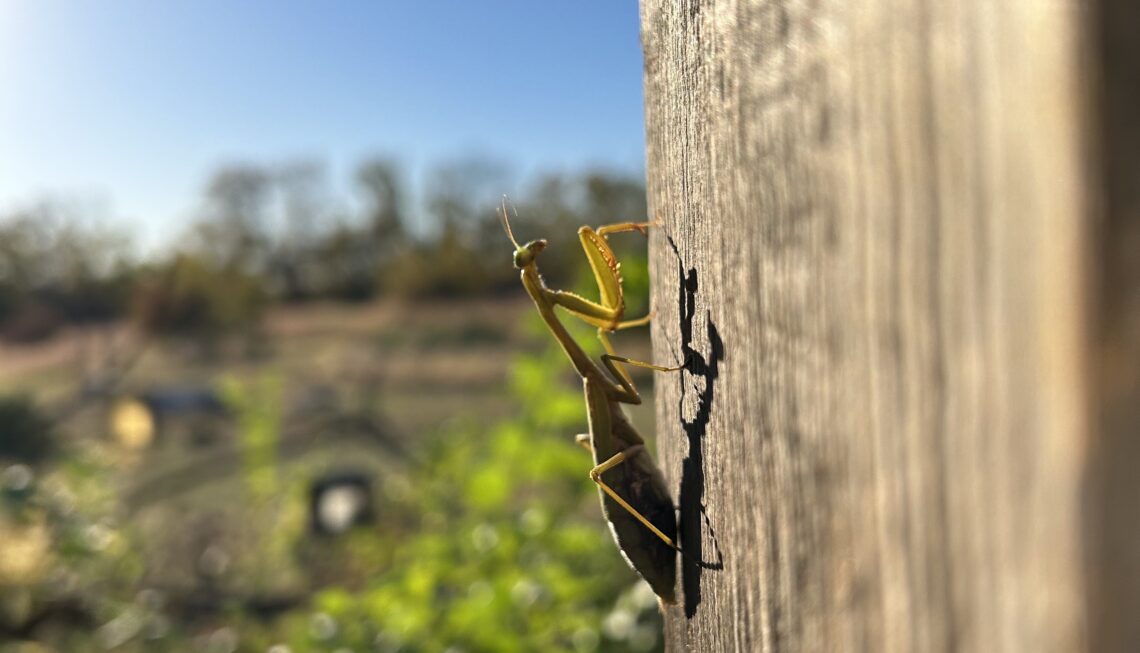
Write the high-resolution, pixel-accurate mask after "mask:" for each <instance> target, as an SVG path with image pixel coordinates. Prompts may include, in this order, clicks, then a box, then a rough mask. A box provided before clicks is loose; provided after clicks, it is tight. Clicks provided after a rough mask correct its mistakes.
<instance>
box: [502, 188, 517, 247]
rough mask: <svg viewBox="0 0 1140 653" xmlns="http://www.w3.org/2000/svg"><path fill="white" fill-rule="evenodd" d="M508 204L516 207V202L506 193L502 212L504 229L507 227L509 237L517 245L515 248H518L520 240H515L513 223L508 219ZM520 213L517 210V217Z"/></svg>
mask: <svg viewBox="0 0 1140 653" xmlns="http://www.w3.org/2000/svg"><path fill="white" fill-rule="evenodd" d="M507 204H510V205H511V208H512V209H514V208H515V205H514V203H512V202H511V200H510V198H509V197H507V196H506V195H503V201H502V214H501V218H502V222H503V229H505V230H506V231H507V238H510V239H511V244H513V245H514V246H515V249H518V248H519V241H517V240H515V235H514V233H512V232H511V223H510V221H509V220H507ZM518 214H519V212H518V211H515V217H518Z"/></svg>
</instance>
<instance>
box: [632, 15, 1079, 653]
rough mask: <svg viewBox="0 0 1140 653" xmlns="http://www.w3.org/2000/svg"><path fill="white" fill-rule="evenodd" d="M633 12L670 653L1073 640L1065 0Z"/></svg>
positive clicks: (1021, 647) (1075, 265)
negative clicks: (675, 554)
mask: <svg viewBox="0 0 1140 653" xmlns="http://www.w3.org/2000/svg"><path fill="white" fill-rule="evenodd" d="M641 12H642V13H641V18H642V41H643V46H644V51H645V69H646V76H645V97H646V119H647V147H648V155H647V156H648V159H647V161H648V179H649V198H650V212H651V213H652V214H656V215H657V216H658V217H660V218H661V219H662V220H663V221H664V225H663V227H662V228H661V229H659V230H656V231H655V232H654V234H653V235H652V237H651V265H652V276H653V292H654V302H655V305H656V309H657V317H656V319H655V321H654V326H653V341H654V355H655V358H656V360H658V361H671V360H681V359H682V358H686V357H687V358H688V359H689V361H690V365H689V370H688V371H686V372H684V373H683V374H681V375H677V376H671V377H660V378H659V379H658V385H657V388H658V389H657V394H656V402H657V403H656V409H657V424H658V443H657V446H658V449H659V451H660V454H661V459H662V462H663V466H664V468H665V469H666V473H667V474H668V475H669V477H670V481H671V483H672V484H673V486H674V487H675V488H676V491H677V493H678V496H679V500H680V506H681V508H680V510H681V520H682V524H681V532H682V537H683V545H684V546H685V547H686V548H687V549H688V550H689V551H690V552H695V553H697V554H699V556H700V557H701V559H703V560H705V561H707V562H709V563H710V566H715V563H716V562H718V561H719V560H721V559H722V560H723V569H720V570H715V569H702V568H700V567H698V566H696V565H693V564H691V563H684V564H683V567H684V568H683V573H682V577H683V578H682V581H681V584H682V587H681V588H680V589H679V594H684V597H685V598H684V601H683V603H682V604H681V605H679V606H678V607H676V608H675V609H670V611H669V612H668V613H667V616H666V622H667V626H666V637H667V641H668V648H669V650H671V651H685V650H691V651H749V652H750V651H761V650H763V651H874V652H876V653H877V652H880V651H882V652H888V653H890V652H901V653H909V652H939V651H979V652H983V651H984V652H991V651H1034V652H1043V651H1074V650H1082V649H1085V648H1086V647H1087V646H1088V641H1089V634H1088V622H1089V619H1088V616H1087V614H1088V613H1087V610H1088V605H1089V602H1088V600H1087V599H1088V592H1089V591H1090V590H1089V583H1088V582H1087V573H1086V565H1087V564H1090V563H1089V560H1093V562H1092V564H1093V565H1094V566H1095V564H1096V562H1095V558H1096V556H1093V557H1092V558H1089V559H1086V557H1085V553H1086V552H1085V549H1084V544H1085V541H1084V540H1083V539H1082V533H1083V532H1084V531H1083V530H1082V529H1084V528H1085V527H1086V526H1087V524H1086V520H1087V518H1088V516H1087V515H1086V514H1085V513H1084V512H1083V511H1082V503H1081V502H1082V496H1083V494H1082V492H1083V491H1084V485H1083V483H1084V481H1085V478H1084V475H1085V473H1086V470H1087V465H1088V457H1089V446H1088V444H1089V441H1090V435H1089V434H1090V430H1091V428H1092V427H1091V425H1092V424H1093V422H1094V421H1095V420H1096V419H1098V417H1097V415H1096V414H1095V411H1094V410H1093V409H1092V407H1091V403H1090V394H1091V393H1090V387H1091V382H1090V380H1089V379H1090V370H1089V369H1088V366H1089V350H1090V347H1089V344H1088V343H1089V342H1090V336H1089V330H1090V324H1089V322H1090V318H1089V316H1090V312H1089V311H1088V310H1087V309H1088V307H1089V305H1090V302H1092V301H1094V298H1093V295H1095V294H1097V293H1091V292H1090V288H1089V286H1090V285H1092V283H1093V279H1092V277H1091V274H1090V270H1091V269H1092V268H1093V267H1094V266H1090V260H1089V259H1090V257H1089V253H1090V249H1091V248H1092V247H1093V246H1094V244H1095V242H1099V241H1094V240H1093V239H1092V236H1091V233H1092V229H1091V226H1090V225H1092V224H1094V220H1093V217H1094V215H1095V213H1094V208H1095V207H1096V205H1097V201H1096V200H1095V199H1094V198H1092V193H1091V192H1090V190H1089V188H1090V184H1089V183H1088V179H1089V175H1090V167H1089V165H1088V158H1089V151H1090V147H1089V133H1090V128H1089V124H1090V111H1091V110H1090V108H1089V106H1088V105H1089V102H1088V101H1087V99H1086V98H1087V97H1088V94H1089V89H1088V87H1087V81H1086V78H1085V76H1084V75H1082V66H1084V65H1085V62H1086V58H1085V57H1086V51H1085V49H1084V47H1085V41H1084V38H1085V37H1084V31H1083V30H1084V26H1086V25H1087V24H1088V19H1087V17H1086V15H1085V12H1082V11H1081V10H1080V9H1079V8H1078V7H1077V6H1076V5H1075V4H1074V3H1069V2H1035V1H1033V0H1012V1H1010V2H999V3H994V2H988V3H987V2H977V1H974V2H971V1H968V0H967V1H966V2H953V3H950V2H947V3H943V2H937V1H936V0H910V1H906V0H898V1H894V2H887V1H879V2H859V3H850V2H842V1H839V0H834V1H830V2H829V1H810V0H809V1H802V2H795V1H792V2H760V1H758V0H757V1H736V2H734V1H716V2H713V1H711V0H703V1H702V0H689V1H688V2H677V1H675V0H642V9H641Z"/></svg>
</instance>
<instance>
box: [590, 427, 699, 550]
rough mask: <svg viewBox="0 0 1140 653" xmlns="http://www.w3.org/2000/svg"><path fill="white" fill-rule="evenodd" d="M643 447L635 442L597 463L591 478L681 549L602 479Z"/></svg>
mask: <svg viewBox="0 0 1140 653" xmlns="http://www.w3.org/2000/svg"><path fill="white" fill-rule="evenodd" d="M643 449H645V446H644V445H640V444H635V445H634V446H632V447H630V448H628V449H624V450H622V451H619V452H617V453H616V454H614V455H613V456H612V457H611V458H610V459H609V460H607V461H605V462H603V463H601V464H600V465H597V466H596V467H594V468H593V469H591V470H590V480H591V481H593V482H594V483H597V485H598V487H599V488H601V490H602V492H605V493H606V494H607V495H608V496H609V497H610V498H611V499H613V500H614V503H617V504H618V505H619V506H621V507H622V508H623V509H625V511H626V512H628V513H629V514H630V515H632V516H633V518H634V519H636V520H637V521H639V522H641V524H642V525H643V526H645V527H646V528H648V529H649V530H650V531H651V532H652V533H653V534H654V535H656V536H657V537H659V538H661V541H663V542H665V544H666V545H668V546H669V548H671V549H673V550H675V551H680V550H681V549H680V548H678V547H677V545H676V544H674V543H673V540H672V539H671V538H670V537H669V536H668V535H666V534H664V533H662V532H661V529H659V528H657V527H656V526H654V525H653V523H652V522H650V521H649V520H648V519H646V517H645V515H643V514H641V512H640V511H638V509H637V508H634V507H633V506H631V505H629V503H628V502H627V501H626V500H625V499H623V498H621V496H619V495H618V493H617V492H615V491H614V489H613V488H611V487H610V486H609V485H606V482H605V481H603V480H602V474H604V473H605V472H607V471H609V470H611V469H613V468H614V467H617V466H618V465H620V464H622V463H623V462H625V461H626V460H628V459H630V458H632V457H633V456H634V455H636V454H637V453H639V452H641V451H642V450H643Z"/></svg>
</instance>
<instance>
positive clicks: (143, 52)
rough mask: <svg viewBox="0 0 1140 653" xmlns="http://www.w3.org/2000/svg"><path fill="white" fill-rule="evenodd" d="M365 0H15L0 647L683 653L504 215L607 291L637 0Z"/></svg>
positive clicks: (629, 138)
mask: <svg viewBox="0 0 1140 653" xmlns="http://www.w3.org/2000/svg"><path fill="white" fill-rule="evenodd" d="M340 9H342V13H341V14H339V15H335V16H334V15H329V14H328V12H327V10H324V9H318V8H315V7H309V6H306V5H302V4H300V3H295V4H294V3H283V4H278V3H275V4H273V5H269V4H267V3H266V4H261V5H256V4H251V5H247V6H244V7H242V8H234V7H230V6H229V5H226V4H222V3H194V4H190V3H184V4H178V5H170V6H167V7H160V6H159V5H152V4H149V3H143V2H121V3H114V4H112V3H91V4H89V5H84V6H82V7H76V6H74V5H69V4H64V3H55V2H46V3H40V2H36V3H32V2H23V1H19V0H0V651H216V652H218V653H230V652H234V651H267V652H272V653H286V652H288V651H294V652H301V651H338V652H344V651H450V652H453V653H458V652H460V651H538V650H572V651H649V650H658V649H660V647H661V645H662V642H661V630H660V629H661V625H660V617H659V615H658V613H657V607H656V600H655V598H654V596H653V594H652V592H651V591H649V589H648V587H646V586H645V585H644V584H643V583H640V582H639V581H637V579H636V577H635V575H634V574H633V572H631V571H629V570H628V568H627V567H626V565H625V563H624V561H623V560H622V559H621V557H620V555H619V554H618V552H617V549H616V547H615V546H614V545H613V543H612V541H611V539H610V536H609V533H608V531H607V529H606V526H605V523H604V521H603V519H602V517H601V515H600V511H599V509H598V505H597V504H598V501H597V496H596V491H595V489H594V487H593V484H592V483H590V482H589V480H588V478H587V475H586V473H587V471H588V469H589V467H590V462H589V457H588V455H587V454H586V453H585V452H584V451H582V450H581V449H580V448H578V447H577V446H575V445H574V443H573V436H574V434H575V433H579V432H583V431H585V430H586V424H585V411H584V407H583V404H582V397H581V385H580V382H579V381H577V380H576V378H575V377H574V375H573V374H572V372H571V370H570V368H569V365H568V364H567V363H566V361H565V360H564V355H563V354H562V352H561V351H560V350H559V349H557V348H556V347H555V346H554V342H553V340H552V339H551V338H550V337H549V335H548V334H547V333H546V332H545V331H544V329H543V326H542V324H541V323H540V321H539V320H538V319H537V317H536V316H535V315H533V313H534V310H533V306H532V305H530V303H529V300H528V299H527V298H526V296H525V293H524V292H523V291H522V288H521V287H520V286H519V283H518V278H517V274H516V271H515V270H514V269H513V267H512V266H511V253H512V248H511V245H510V244H509V242H508V241H507V239H506V236H505V235H504V234H503V232H502V229H501V227H500V225H499V222H498V218H497V215H496V213H495V209H496V207H497V203H498V199H499V197H500V196H501V195H503V194H504V193H505V194H509V195H510V196H511V198H512V200H513V202H514V204H515V205H516V207H517V209H518V218H517V219H516V220H517V221H516V222H515V225H514V228H515V233H516V234H518V235H519V237H520V239H527V240H528V239H532V238H538V237H545V238H548V239H550V241H551V247H550V248H549V249H548V250H547V251H546V253H544V255H543V259H542V269H543V273H544V275H545V277H546V279H547V281H548V283H549V284H550V285H552V286H555V287H563V288H574V289H577V290H578V291H579V292H582V293H584V294H587V295H592V294H595V293H596V288H595V287H593V285H592V284H593V282H592V277H591V276H590V275H589V271H588V267H587V265H586V263H585V259H584V257H583V255H582V252H581V248H580V246H579V245H578V242H577V238H576V235H575V232H576V229H577V228H578V226H580V225H583V224H590V225H595V226H596V225H599V224H605V223H608V222H617V221H627V220H643V219H646V205H645V189H644V180H643V178H644V174H643V168H642V166H643V159H642V157H643V139H644V135H643V123H642V120H643V118H642V104H641V58H640V57H641V55H640V49H639V45H638V27H637V7H636V4H634V3H630V4H628V5H618V4H616V3H602V2H597V3H587V4H586V5H575V6H574V8H573V11H571V10H570V9H569V8H561V9H559V8H546V7H533V6H530V5H527V4H524V3H506V2H504V3H493V4H488V5H480V6H479V7H478V8H472V7H461V6H453V5H450V4H443V3H439V4H433V3H426V4H423V3H421V4H417V5H416V6H415V8H414V9H413V8H411V7H397V6H389V5H380V4H376V5H364V4H360V5H357V6H352V5H344V6H343V7H341V8H340ZM614 244H615V247H616V249H617V251H618V252H619V256H620V258H621V260H622V262H623V268H622V270H623V276H624V278H625V283H626V291H627V293H628V294H629V308H628V311H629V315H631V316H639V315H642V314H644V313H645V312H646V311H648V310H649V305H648V297H647V288H648V271H647V269H646V256H645V242H644V238H642V237H641V236H639V235H637V234H632V235H623V236H616V237H615V238H614ZM635 331H637V332H631V333H623V334H621V336H620V337H619V339H618V340H617V342H616V344H617V346H618V348H619V349H620V350H621V351H622V352H623V353H624V354H626V355H628V356H631V357H634V358H647V357H648V356H649V353H648V352H649V344H648V331H647V330H635ZM575 334H576V335H577V336H578V337H579V339H580V341H581V342H582V343H583V345H584V346H586V347H587V348H590V349H591V351H595V352H596V351H597V346H596V344H595V342H594V340H593V334H592V332H591V330H589V329H587V328H579V329H578V330H576V331H575ZM636 380H637V382H638V383H639V386H640V387H641V388H642V394H643V396H645V397H646V403H645V404H644V405H643V406H642V407H638V408H637V409H636V410H634V411H631V416H632V418H633V420H634V422H635V423H636V424H637V425H638V426H639V427H640V428H642V429H643V430H644V431H646V432H652V428H653V425H652V418H653V411H652V390H651V387H652V379H651V377H649V376H646V375H640V376H637V377H636Z"/></svg>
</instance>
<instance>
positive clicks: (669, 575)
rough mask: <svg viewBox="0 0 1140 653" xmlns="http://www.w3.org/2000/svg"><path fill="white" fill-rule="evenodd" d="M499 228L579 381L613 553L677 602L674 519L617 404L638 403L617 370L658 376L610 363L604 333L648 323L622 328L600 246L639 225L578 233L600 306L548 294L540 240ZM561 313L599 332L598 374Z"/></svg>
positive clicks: (616, 277)
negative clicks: (517, 238) (607, 237)
mask: <svg viewBox="0 0 1140 653" xmlns="http://www.w3.org/2000/svg"><path fill="white" fill-rule="evenodd" d="M503 225H504V228H505V229H506V230H507V234H508V236H510V238H511V242H512V243H514V245H515V253H514V264H515V267H516V268H517V269H519V270H520V271H521V272H520V277H521V278H522V284H523V287H525V288H526V291H527V293H528V294H529V295H530V297H531V299H532V300H533V301H534V305H535V307H536V308H537V309H538V312H539V314H540V315H541V316H542V319H543V320H544V321H545V322H546V326H547V328H549V329H550V332H551V334H552V335H553V336H554V338H555V339H556V340H557V341H558V343H559V344H560V345H561V346H562V349H563V351H565V352H566V355H567V356H568V357H569V358H570V362H571V364H572V365H573V366H574V370H575V371H576V372H577V373H578V375H579V376H581V377H582V387H583V391H584V393H585V398H586V412H587V417H588V422H589V428H590V432H589V433H588V434H585V435H581V436H579V437H578V439H579V442H580V443H582V444H584V445H588V447H589V449H590V450H591V451H592V452H593V457H594V465H595V467H594V468H593V469H592V470H591V471H590V478H591V479H592V480H593V481H594V482H595V483H597V484H598V487H599V489H600V490H601V493H602V494H601V502H602V512H603V513H604V514H605V516H606V519H607V520H608V521H609V524H610V530H611V531H612V533H613V536H614V539H615V540H616V542H617V545H618V548H619V549H621V552H622V554H623V555H624V556H625V558H626V560H627V561H628V562H629V564H630V566H631V567H633V569H634V570H635V571H637V573H639V574H640V575H641V577H642V578H644V579H645V580H646V581H647V582H648V583H649V585H650V587H652V588H653V591H654V592H655V593H656V594H657V595H658V596H659V597H661V600H662V601H664V602H666V603H673V602H674V601H675V593H674V592H675V590H674V587H675V584H676V576H677V563H676V552H677V551H679V549H678V548H677V547H676V545H675V544H674V541H675V539H676V533H677V516H676V513H675V511H674V508H673V501H672V499H671V498H670V495H669V491H668V489H667V487H666V485H665V479H664V477H663V476H662V474H661V470H659V469H658V468H657V465H656V463H655V462H654V461H653V458H652V457H651V456H650V455H649V452H648V451H646V449H645V440H644V439H643V438H642V437H641V435H640V434H639V433H638V432H637V430H636V429H634V428H633V426H632V425H631V424H630V423H629V420H628V419H627V418H626V416H625V412H624V411H623V410H622V408H621V404H623V403H624V404H640V403H641V396H640V395H639V394H638V393H637V389H636V388H635V387H634V385H633V381H632V380H631V379H630V377H629V375H628V374H627V373H626V371H625V370H624V369H623V368H622V367H620V365H619V364H620V363H631V364H635V365H641V366H644V367H650V368H652V369H657V370H672V369H679V368H663V367H658V366H655V365H649V364H647V363H638V362H637V361H631V360H629V359H627V358H623V357H620V356H616V355H615V354H614V351H613V347H612V346H611V344H610V342H609V338H608V337H607V336H606V332H608V331H613V330H615V329H619V328H625V327H627V326H636V325H638V324H644V323H646V322H648V320H649V318H648V317H646V318H642V319H640V320H631V321H628V322H623V321H622V317H623V314H624V309H625V305H624V300H623V298H622V290H621V277H620V270H619V265H618V263H617V261H616V259H615V257H614V255H613V252H612V251H611V250H610V248H609V245H608V244H606V242H605V235H606V234H607V233H613V232H615V231H633V230H637V231H641V232H642V233H644V229H645V226H646V225H644V224H633V223H627V224H622V225H613V226H612V227H602V228H601V229H598V230H597V231H596V232H595V231H593V230H591V229H589V227H583V228H582V229H581V230H579V232H578V233H579V238H580V239H581V241H582V245H583V248H584V249H585V250H586V254H587V258H588V259H589V261H590V264H591V266H592V268H593V271H594V276H595V278H596V279H597V282H598V289H599V294H600V295H601V303H596V302H591V301H589V300H587V299H585V298H583V297H581V296H579V295H575V294H573V293H568V292H564V291H559V290H552V289H550V288H547V287H546V284H545V283H544V282H543V280H542V277H541V276H540V275H539V273H538V265H537V262H536V258H537V256H538V254H539V253H540V252H541V251H542V250H543V249H545V248H546V241H545V240H537V241H532V242H529V243H527V244H526V245H521V246H520V245H519V244H518V243H517V242H516V241H515V239H514V235H513V234H511V231H510V225H509V223H508V221H507V213H506V206H505V205H504V207H503ZM556 305H557V306H562V307H563V308H565V309H566V310H568V311H570V312H571V313H572V314H574V315H576V316H578V317H580V318H581V319H583V320H585V321H586V322H588V323H590V324H592V325H594V326H597V327H598V337H599V339H600V340H601V341H602V345H603V346H604V348H605V351H606V353H605V354H603V355H602V363H603V364H604V365H605V367H606V369H607V370H608V371H609V373H610V374H609V375H607V374H606V373H605V372H603V371H602V370H601V369H600V368H599V367H598V366H597V364H596V363H595V362H594V361H593V360H592V359H591V358H590V357H589V356H588V355H586V353H585V352H584V351H583V350H582V348H581V347H580V346H579V345H578V343H577V342H576V341H575V340H574V339H573V338H572V337H571V336H570V333H569V332H568V331H567V330H566V327H565V326H564V325H563V324H562V322H561V320H559V318H558V316H557V315H556V314H555V312H554V307H555V306H556Z"/></svg>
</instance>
